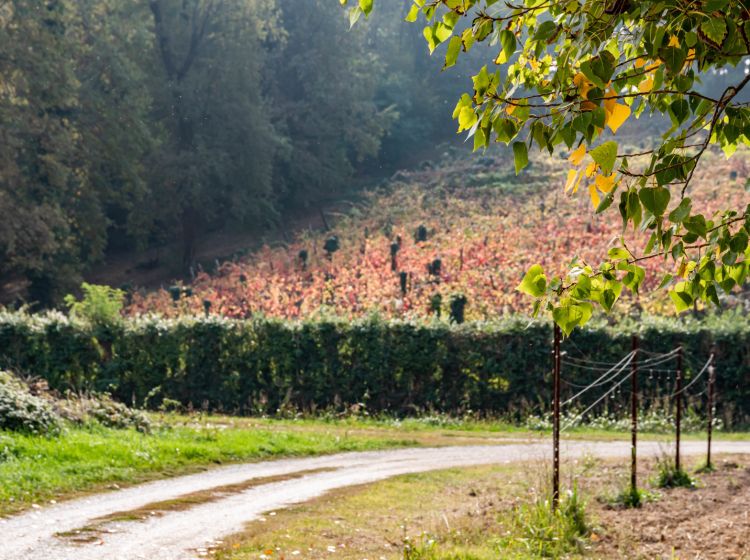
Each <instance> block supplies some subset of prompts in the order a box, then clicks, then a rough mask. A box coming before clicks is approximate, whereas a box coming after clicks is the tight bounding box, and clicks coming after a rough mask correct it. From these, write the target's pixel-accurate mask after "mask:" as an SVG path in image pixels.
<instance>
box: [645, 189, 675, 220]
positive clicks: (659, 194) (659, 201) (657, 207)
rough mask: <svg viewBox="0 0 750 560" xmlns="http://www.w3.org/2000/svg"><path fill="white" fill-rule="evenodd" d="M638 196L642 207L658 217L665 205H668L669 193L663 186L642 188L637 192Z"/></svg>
mask: <svg viewBox="0 0 750 560" xmlns="http://www.w3.org/2000/svg"><path fill="white" fill-rule="evenodd" d="M638 197H639V198H640V199H641V202H642V203H643V207H644V208H645V209H646V210H648V211H649V212H651V213H652V214H653V215H654V216H657V217H660V216H662V215H663V214H664V212H665V211H666V210H667V206H669V199H670V198H671V194H670V193H669V189H665V188H664V187H656V188H643V189H641V191H640V193H638Z"/></svg>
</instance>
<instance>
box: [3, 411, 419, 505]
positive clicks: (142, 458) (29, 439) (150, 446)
mask: <svg viewBox="0 0 750 560" xmlns="http://www.w3.org/2000/svg"><path fill="white" fill-rule="evenodd" d="M416 443H417V442H415V441H412V440H408V439H404V438H401V437H393V436H387V435H384V436H383V437H374V436H372V435H362V436H357V435H347V434H341V433H338V432H334V431H297V430H283V429H282V430H279V429H275V430H264V429H248V428H245V427H242V426H240V427H224V428H218V427H211V425H210V424H208V425H203V426H200V425H199V426H195V427H188V426H173V427H168V428H162V429H156V430H155V431H154V432H153V433H152V434H142V433H140V432H137V431H135V430H132V429H128V430H114V429H109V428H103V427H100V426H89V427H86V428H68V429H66V430H65V431H64V432H63V433H62V434H61V435H59V436H51V437H45V436H38V435H22V434H17V433H11V432H0V514H7V513H11V512H14V511H18V510H21V509H24V508H26V507H29V506H30V505H31V504H35V503H38V504H41V503H43V502H48V501H50V500H53V499H60V498H62V497H69V496H71V495H75V494H77V493H81V492H88V491H93V490H100V489H103V488H107V487H110V486H112V487H113V485H118V486H119V485H127V484H133V483H136V482H142V481H146V480H152V479H155V478H162V477H166V476H172V475H176V474H182V473H187V472H191V471H195V470H198V469H199V468H201V467H206V466H209V465H216V464H221V463H228V462H237V461H250V460H257V459H264V458H271V457H277V456H293V455H313V454H322V453H332V452H336V451H354V450H368V449H382V448H386V447H398V446H405V445H415V444H416Z"/></svg>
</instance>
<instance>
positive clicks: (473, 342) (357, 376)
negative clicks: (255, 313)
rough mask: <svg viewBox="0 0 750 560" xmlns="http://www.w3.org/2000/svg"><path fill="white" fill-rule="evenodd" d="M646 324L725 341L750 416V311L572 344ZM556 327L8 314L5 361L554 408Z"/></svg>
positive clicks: (206, 382)
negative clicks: (104, 322)
mask: <svg viewBox="0 0 750 560" xmlns="http://www.w3.org/2000/svg"><path fill="white" fill-rule="evenodd" d="M636 332H637V333H638V334H639V336H640V338H641V348H643V349H645V350H648V351H651V352H666V351H669V350H671V349H672V348H674V347H675V346H677V345H678V344H680V343H682V344H683V346H684V347H685V351H686V355H687V356H688V358H690V360H689V361H690V362H692V363H694V364H697V365H701V364H703V363H704V362H705V360H706V358H707V357H708V355H709V352H710V349H711V346H712V344H715V346H716V349H717V356H718V358H717V377H718V380H717V391H718V394H719V395H720V401H719V404H720V414H722V417H723V419H724V421H725V422H726V423H727V424H732V423H734V424H738V423H739V424H748V423H750V344H749V343H750V321H749V320H748V318H747V317H745V316H742V315H740V314H725V315H722V316H709V317H707V318H704V319H703V320H701V321H698V320H695V319H692V318H687V319H682V318H681V319H680V320H669V319H658V318H646V319H642V320H638V321H635V320H632V319H627V320H625V321H624V322H623V323H621V324H620V325H618V326H616V327H612V326H606V325H600V326H598V327H592V328H587V329H584V330H581V331H579V332H576V333H575V334H574V335H573V337H572V338H571V339H570V340H567V341H565V342H564V343H563V347H564V348H563V349H564V350H566V351H568V352H569V354H570V355H571V356H573V355H577V356H585V357H587V358H589V359H592V360H598V361H605V362H606V361H617V360H619V359H620V358H621V357H622V356H623V355H624V354H626V353H627V352H628V351H629V350H630V345H631V336H632V335H633V334H634V333H636ZM551 340H552V332H551V328H550V326H549V325H548V324H542V323H539V322H536V323H531V324H529V321H528V320H527V319H523V318H513V319H507V320H503V321H498V322H494V323H471V324H465V325H459V326H456V325H449V324H447V323H443V322H433V323H421V322H407V321H383V320H380V319H378V318H369V319H364V320H356V321H351V322H346V321H342V320H316V321H309V322H284V321H279V320H272V319H255V320H249V321H234V320H227V319H221V318H206V319H198V318H183V319H179V320H164V319H158V318H141V319H132V320H127V321H124V322H122V323H120V324H117V325H113V326H108V327H96V328H92V327H86V326H83V325H81V324H78V323H76V322H74V321H71V320H70V319H68V318H66V317H65V316H63V315H56V314H50V315H42V316H28V315H21V314H12V313H5V314H1V313H0V366H4V367H6V368H8V369H13V370H15V371H17V372H21V373H26V374H33V375H38V376H42V377H44V378H46V379H47V381H48V382H49V384H50V386H51V387H52V388H55V389H59V390H66V389H74V390H96V391H109V392H111V393H112V394H113V395H114V396H116V397H117V398H118V399H120V400H122V401H124V402H128V403H130V402H133V403H134V404H137V405H139V406H143V405H146V406H149V407H156V406H158V405H159V404H160V403H161V402H162V401H163V400H164V399H171V400H176V401H179V402H180V403H182V404H183V405H186V406H188V405H191V406H193V407H196V408H199V407H200V408H210V409H212V410H223V411H231V412H240V413H266V412H275V411H276V410H278V409H279V408H291V409H298V410H306V411H310V410H315V409H328V408H337V409H342V408H344V407H345V406H346V405H351V404H355V403H365V404H366V406H367V408H368V410H370V411H371V412H380V411H383V412H386V411H387V412H391V413H396V414H408V413H409V412H411V411H420V410H435V411H442V412H452V413H455V412H460V413H466V412H469V411H473V412H478V413H480V414H518V415H520V414H521V413H525V412H528V411H529V410H535V411H540V410H546V409H547V404H548V403H549V399H550V385H551V383H550V377H551V375H550V369H551ZM688 369H690V368H688ZM596 375H597V374H596V372H592V371H586V370H576V371H573V370H570V368H566V371H565V373H564V376H565V377H566V379H568V380H569V381H573V382H575V383H585V382H586V381H590V380H591V379H593V377H594V376H596ZM644 375H645V373H644ZM698 386H699V387H700V386H701V385H698ZM667 389H668V388H667ZM654 395H656V393H654ZM700 402H701V401H700V399H698V400H696V401H695V402H693V403H692V404H693V405H694V406H697V407H699V406H700Z"/></svg>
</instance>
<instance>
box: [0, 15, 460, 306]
mask: <svg viewBox="0 0 750 560" xmlns="http://www.w3.org/2000/svg"><path fill="white" fill-rule="evenodd" d="M381 4H382V6H381V8H382V9H381V13H379V14H378V16H377V18H373V20H372V21H373V24H372V25H370V26H359V27H358V28H356V29H353V30H351V31H350V30H349V29H348V27H349V26H348V22H347V21H346V19H345V18H344V17H343V14H341V11H340V9H339V7H338V5H337V4H336V3H335V2H329V1H327V0H306V1H305V2H299V1H297V0H228V1H222V2H213V1H211V0H184V1H183V0H154V1H151V2H140V1H137V0H81V1H77V0H76V1H73V0H43V1H39V0H13V1H12V2H5V3H3V4H2V6H0V52H2V53H3V56H2V57H0V122H2V126H1V127H0V133H1V134H2V136H1V137H2V141H0V213H2V215H3V216H4V217H5V219H3V221H2V223H0V286H3V285H20V286H23V287H24V288H25V290H23V291H17V292H12V293H10V291H9V293H5V294H3V293H0V302H3V303H9V302H12V301H13V300H14V298H15V297H22V298H24V299H25V300H26V301H29V302H35V303H37V304H39V305H40V306H49V305H52V304H54V303H57V302H59V301H60V299H61V297H62V296H63V295H64V294H65V293H66V292H67V291H70V290H71V289H73V288H75V287H77V286H78V285H79V284H80V279H81V275H82V273H84V272H85V271H86V270H87V269H89V268H90V267H91V266H92V265H93V264H94V263H97V262H99V261H101V260H102V259H103V258H104V257H105V256H111V255H115V254H118V253H121V252H123V251H132V250H143V249H144V248H146V247H153V246H160V245H162V244H164V243H168V242H173V241H174V242H179V243H181V245H182V250H181V251H179V252H178V253H179V254H178V255H177V258H176V260H177V261H181V263H182V264H181V266H178V271H179V270H181V271H182V272H184V273H185V274H188V273H189V270H190V268H191V267H193V268H195V245H196V243H197V241H198V240H199V239H200V238H201V236H203V235H205V234H206V233H207V232H211V231H217V230H222V229H230V230H237V229H239V230H248V229H249V230H252V231H258V230H264V229H267V228H275V227H278V226H279V224H280V223H281V221H282V219H283V218H285V217H287V216H288V215H289V214H290V213H291V212H293V211H295V210H298V209H301V208H306V207H308V206H310V205H316V204H319V203H320V202H321V201H325V200H329V199H331V197H335V196H337V195H339V194H341V193H342V192H348V191H350V190H351V189H353V188H356V187H357V186H358V185H359V184H360V183H361V182H362V181H363V179H364V178H365V177H372V176H376V177H377V176H386V175H389V174H390V173H392V172H393V170H394V169H395V168H398V167H399V166H402V165H407V164H409V163H410V162H411V158H419V157H420V155H418V154H415V153H414V150H415V148H414V146H416V145H424V146H425V147H431V146H432V145H434V143H435V142H436V141H437V140H438V139H440V138H443V137H446V135H447V134H448V133H452V131H453V125H452V124H451V121H450V114H449V111H447V110H446V107H447V106H448V104H449V103H452V102H453V100H454V99H455V97H457V95H458V92H459V91H460V89H461V87H462V85H461V83H462V81H463V80H462V78H461V77H460V76H458V75H453V76H447V75H440V73H439V72H438V69H439V68H440V61H438V60H435V61H432V60H430V59H428V58H427V57H426V56H424V54H425V51H426V48H425V46H424V44H423V39H422V38H421V33H420V32H419V30H417V29H414V28H413V27H412V26H408V25H402V24H401V21H402V19H403V18H402V17H401V12H402V11H403V9H404V8H405V6H404V5H403V2H400V1H399V0H388V1H386V2H382V3H381ZM417 161H418V160H417Z"/></svg>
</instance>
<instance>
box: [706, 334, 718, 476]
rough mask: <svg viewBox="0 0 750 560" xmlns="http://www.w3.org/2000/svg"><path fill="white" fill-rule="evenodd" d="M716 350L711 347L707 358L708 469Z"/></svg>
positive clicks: (707, 466)
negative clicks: (709, 355)
mask: <svg viewBox="0 0 750 560" xmlns="http://www.w3.org/2000/svg"><path fill="white" fill-rule="evenodd" d="M715 356H716V351H715V350H713V349H712V352H711V357H710V358H709V364H708V415H707V416H708V418H707V419H708V425H707V426H706V431H707V432H708V448H707V450H706V468H707V469H710V468H711V467H712V465H711V436H712V434H713V424H714V382H715V380H716V368H715V367H714V357H715Z"/></svg>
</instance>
